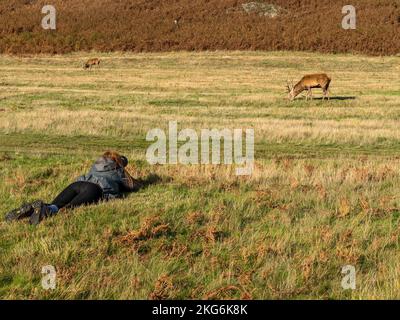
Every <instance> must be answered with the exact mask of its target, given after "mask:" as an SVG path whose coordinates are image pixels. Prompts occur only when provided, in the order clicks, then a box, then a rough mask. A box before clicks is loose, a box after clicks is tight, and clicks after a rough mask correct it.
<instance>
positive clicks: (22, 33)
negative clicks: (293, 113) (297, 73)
mask: <svg viewBox="0 0 400 320" xmlns="http://www.w3.org/2000/svg"><path fill="white" fill-rule="evenodd" d="M251 1H254V0H52V1H47V0H46V1H39V0H38V1H36V0H7V1H5V0H3V1H0V53H12V54H25V53H66V52H71V51H78V50H85V51H87V50H99V51H115V50H130V51H167V50H225V49H226V50H307V51H320V52H334V53H336V52H354V53H366V54H373V55H393V54H399V52H400V0H352V1H348V0H266V2H267V3H272V4H275V5H278V6H280V7H282V8H283V9H284V13H283V14H281V15H280V16H278V17H277V18H267V17H262V16H259V15H257V14H248V13H246V12H244V11H243V10H242V9H241V4H243V3H247V2H251ZM350 2H351V4H352V5H354V6H355V7H356V8H357V29H356V30H347V31H346V30H343V29H342V28H341V21H342V18H343V14H342V7H343V6H344V5H347V4H349V3H350ZM49 3H51V4H53V5H54V6H55V7H56V9H57V30H55V31H48V30H47V31H46V30H43V29H42V28H41V19H42V17H43V16H44V15H43V14H42V13H41V8H42V7H43V6H44V5H46V4H49ZM177 17H181V20H180V26H179V28H177V27H176V26H175V24H174V19H175V18H177Z"/></svg>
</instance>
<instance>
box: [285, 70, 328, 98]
mask: <svg viewBox="0 0 400 320" xmlns="http://www.w3.org/2000/svg"><path fill="white" fill-rule="evenodd" d="M330 83H331V78H329V77H328V76H327V75H326V74H325V73H320V74H308V75H305V76H304V77H303V78H302V79H301V80H300V81H299V82H298V83H297V84H296V85H294V84H293V81H292V83H289V81H288V82H287V90H288V92H289V96H288V98H289V100H290V101H293V100H294V98H296V97H297V96H298V95H299V94H300V93H301V92H303V91H304V90H307V91H308V92H307V96H306V100H308V98H309V97H311V100H312V89H314V88H321V89H322V91H323V92H324V96H323V98H322V100H325V98H328V100H329V85H330Z"/></svg>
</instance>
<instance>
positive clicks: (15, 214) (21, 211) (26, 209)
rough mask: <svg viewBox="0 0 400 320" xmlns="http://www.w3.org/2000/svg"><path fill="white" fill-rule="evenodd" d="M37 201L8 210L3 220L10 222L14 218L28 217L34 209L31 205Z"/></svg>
mask: <svg viewBox="0 0 400 320" xmlns="http://www.w3.org/2000/svg"><path fill="white" fill-rule="evenodd" d="M37 202H38V201H35V202H32V203H28V204H24V205H22V206H21V207H20V208H18V209H15V210H12V211H10V212H9V213H7V214H6V216H5V220H6V221H7V222H12V221H15V220H21V219H24V218H28V217H30V216H31V215H32V213H33V209H34V208H33V207H34V205H35V204H36V203H37Z"/></svg>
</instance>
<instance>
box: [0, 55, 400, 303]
mask: <svg viewBox="0 0 400 320" xmlns="http://www.w3.org/2000/svg"><path fill="white" fill-rule="evenodd" d="M96 55H98V56H99V57H100V58H101V59H102V61H103V64H102V66H101V67H100V68H98V69H96V68H94V69H93V70H91V71H84V70H83V69H82V67H81V65H82V62H83V61H85V60H86V59H88V58H89V57H90V56H89V55H85V54H82V53H79V54H76V53H73V54H68V55H63V56H37V57H24V58H21V57H9V56H2V57H1V59H0V101H1V105H0V212H1V213H2V214H4V213H5V212H6V211H8V210H10V209H12V208H13V207H15V206H17V205H19V204H20V203H21V202H23V201H30V200H33V199H36V198H41V199H43V200H45V201H51V199H52V198H53V197H54V196H55V195H56V193H57V192H58V191H60V190H62V189H63V188H64V187H65V186H67V185H68V183H70V182H72V181H74V179H75V177H77V176H79V175H80V174H82V173H84V172H86V171H87V170H88V169H89V167H90V165H91V163H92V161H93V160H94V159H95V158H96V156H97V155H99V154H100V153H101V152H103V151H105V150H107V149H117V150H118V151H120V152H122V153H123V154H126V155H127V156H128V157H129V158H130V159H131V164H130V166H129V167H128V169H129V170H130V171H131V172H132V174H134V175H135V176H138V177H142V178H144V179H147V178H149V177H152V175H157V176H158V182H157V183H154V184H152V185H150V186H148V187H147V188H145V189H142V190H141V191H139V192H138V193H135V194H131V195H129V196H128V197H127V198H126V199H124V200H117V201H112V202H108V203H102V204H100V205H97V206H89V207H85V208H80V209H78V210H76V211H74V212H64V213H60V214H59V215H58V216H56V217H54V218H52V219H49V220H46V221H44V222H43V223H42V224H40V225H39V226H38V227H32V226H30V225H28V224H26V223H24V222H20V223H15V224H6V223H4V222H1V223H0V298H35V299H36V298H74V299H87V298H92V299H98V298H109V299H124V298H136V299H137V298H140V299H145V298H150V299H173V298H195V299H217V298H242V299H250V298H253V299H270V298H275V299H284V298H293V299H296V298H343V299H359V298H399V297H400V283H399V281H400V277H399V273H400V269H399V260H400V250H399V249H400V240H399V239H400V228H399V219H400V199H399V194H400V159H399V154H400V144H399V141H400V131H399V126H398V124H399V119H400V94H399V91H398V89H399V87H400V78H399V71H400V63H399V58H398V57H379V58H378V57H366V56H353V55H320V54H310V53H288V52H279V53H261V52H236V51H235V52H227V51H224V52H213V53H210V52H204V53H188V52H180V53H151V54H150V53H141V54H121V53H110V54H99V53H96ZM91 56H92V55H91ZM315 70H320V71H327V72H329V75H330V76H331V78H332V99H331V100H330V101H329V102H328V101H321V100H320V99H317V98H318V95H319V93H318V92H317V91H316V92H315V93H314V96H315V100H313V101H308V102H306V101H305V100H304V97H299V99H297V100H296V101H295V102H293V103H290V102H288V101H287V100H285V99H284V98H285V92H284V91H285V88H284V87H285V83H286V79H287V78H289V79H290V78H294V79H298V78H299V76H300V75H302V74H305V73H309V72H312V71H315ZM359 80H362V81H359ZM170 120H176V121H178V123H179V128H180V129H183V128H194V129H196V130H200V129H201V128H231V129H234V128H247V127H250V128H255V140H256V146H255V149H256V167H255V170H254V174H253V175H252V176H251V177H237V176H235V175H234V170H233V168H232V167H231V166H224V165H220V166H185V165H176V166H174V165H170V166H168V165H167V166H159V165H158V166H151V165H149V164H148V163H147V161H146V159H145V151H146V148H147V146H148V145H149V144H150V143H148V142H146V141H145V140H144V138H145V136H146V132H147V131H148V130H149V129H153V128H163V129H166V128H167V126H168V121H170ZM153 177H154V176H153ZM153 181H154V182H156V179H153ZM349 264H350V265H353V266H355V268H356V272H357V278H356V279H357V288H356V290H354V291H351V290H343V289H342V287H341V280H342V277H343V275H342V274H341V270H342V267H343V266H345V265H349ZM46 265H53V266H54V267H55V268H56V271H57V288H56V289H55V290H53V291H45V290H43V289H42V287H41V285H40V281H41V277H42V274H41V268H42V267H43V266H46Z"/></svg>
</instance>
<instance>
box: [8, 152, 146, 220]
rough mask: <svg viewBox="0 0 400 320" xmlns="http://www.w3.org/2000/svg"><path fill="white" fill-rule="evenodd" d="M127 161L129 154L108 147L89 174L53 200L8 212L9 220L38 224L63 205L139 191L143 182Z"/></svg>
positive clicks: (74, 206)
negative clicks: (133, 174)
mask: <svg viewBox="0 0 400 320" xmlns="http://www.w3.org/2000/svg"><path fill="white" fill-rule="evenodd" d="M127 165H128V159H127V158H126V157H124V156H122V155H120V154H118V153H117V152H111V151H107V152H106V153H104V154H103V155H102V156H101V157H100V158H98V159H97V161H96V162H95V163H94V164H93V166H92V168H91V169H90V171H89V173H88V174H87V175H84V176H81V177H79V178H78V179H77V180H76V181H75V182H74V183H72V184H70V185H69V186H68V187H67V188H66V189H65V190H64V191H62V192H61V193H60V194H59V195H58V196H57V197H56V198H55V199H54V200H53V201H52V202H51V203H50V204H46V203H44V202H43V201H41V200H37V201H34V202H32V203H29V204H24V205H22V206H21V207H20V208H18V209H15V210H12V211H11V212H9V213H7V214H6V216H5V220H6V221H8V222H11V221H15V220H20V219H23V218H29V221H30V223H31V224H33V225H36V224H38V223H39V222H40V221H42V220H43V219H45V218H47V217H50V216H52V215H55V214H57V213H58V212H59V211H60V210H61V209H73V208H76V207H79V206H82V205H89V204H95V203H98V202H99V201H101V200H109V199H115V198H121V197H122V195H123V194H124V193H126V192H134V191H137V190H139V189H140V188H141V186H142V182H141V181H139V180H136V179H134V178H132V176H131V175H130V174H129V173H128V172H127V171H126V169H125V168H126V166H127Z"/></svg>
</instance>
